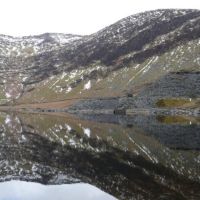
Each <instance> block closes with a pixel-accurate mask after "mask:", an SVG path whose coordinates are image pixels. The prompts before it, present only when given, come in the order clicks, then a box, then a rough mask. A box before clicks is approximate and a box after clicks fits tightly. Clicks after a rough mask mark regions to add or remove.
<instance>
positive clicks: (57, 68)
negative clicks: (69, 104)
mask: <svg viewBox="0 0 200 200" xmlns="http://www.w3.org/2000/svg"><path fill="white" fill-rule="evenodd" d="M0 41H1V48H0V50H1V53H0V62H1V66H0V75H1V77H2V79H1V80H2V82H1V87H0V88H1V89H0V97H1V103H2V104H3V103H6V102H11V101H12V102H14V103H17V104H22V103H23V104H24V103H25V104H26V103H43V102H53V101H61V100H66V99H72V100H73V99H76V100H77V99H91V98H102V97H103V98H108V97H119V96H124V95H126V94H127V93H132V94H133V95H137V94H138V93H139V91H141V90H142V89H143V88H146V87H147V86H148V85H149V84H152V83H154V82H156V81H157V80H159V79H160V78H162V77H163V76H165V75H167V74H169V73H171V72H179V71H195V72H198V71H200V58H199V53H200V11H198V10H171V9H168V10H155V11H149V12H144V13H140V14H136V15H132V16H130V17H127V18H124V19H122V20H120V21H118V22H116V23H115V24H113V25H111V26H108V27H106V28H104V29H103V30H100V31H99V32H97V33H94V34H92V35H88V36H77V35H63V34H44V35H41V36H32V37H23V38H20V39H19V38H11V37H8V36H1V38H0ZM13 85H15V89H13V88H14V87H13ZM197 87H198V88H199V85H198V84H197ZM198 97H199V96H197V97H196V98H198ZM149 98H150V97H149Z"/></svg>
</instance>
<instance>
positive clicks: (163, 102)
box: [156, 98, 194, 108]
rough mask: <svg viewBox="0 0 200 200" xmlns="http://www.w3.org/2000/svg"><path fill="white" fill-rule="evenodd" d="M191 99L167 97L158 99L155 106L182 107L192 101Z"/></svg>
mask: <svg viewBox="0 0 200 200" xmlns="http://www.w3.org/2000/svg"><path fill="white" fill-rule="evenodd" d="M193 102H194V100H193V99H190V98H188V99H185V98H169V99H160V100H158V101H157V102H156V106H158V107H169V108H170V107H172V108H174V107H184V106H187V104H191V103H193Z"/></svg>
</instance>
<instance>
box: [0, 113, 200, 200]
mask: <svg viewBox="0 0 200 200" xmlns="http://www.w3.org/2000/svg"><path fill="white" fill-rule="evenodd" d="M80 117H81V118H77V117H71V116H68V115H66V114H61V113H60V114H51V115H50V114H48V115H47V114H22V113H1V114H0V169H1V170H0V181H1V182H2V183H0V199H9V200H11V199H20V200H21V199H31V198H32V199H51V198H52V199H56V200H62V199H73V200H74V199H82V197H83V196H84V197H85V199H102V200H103V199H115V198H117V199H124V200H129V199H139V200H140V199H141V200H142V199H145V200H146V199H147V200H148V199H150V200H155V199H170V200H173V199H174V200H178V199H180V200H183V199H197V200H198V199H200V151H199V150H200V120H199V118H194V117H193V118H192V117H188V116H176V117H174V116H144V115H138V116H137V115H134V116H129V117H128V116H113V115H93V116H91V115H84V116H80ZM11 180H21V182H19V181H11ZM27 181H28V182H29V183H28V182H27ZM38 183H40V184H38ZM22 188H23V192H22ZM8 191H9V193H8ZM6 192H7V193H6ZM33 194H34V195H33ZM20 195H21V196H20ZM29 195H30V196H29ZM48 195H49V196H48ZM28 196H29V197H28ZM53 197H54V198H53ZM66 197H68V198H66Z"/></svg>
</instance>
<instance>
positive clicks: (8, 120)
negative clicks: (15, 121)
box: [5, 115, 11, 124]
mask: <svg viewBox="0 0 200 200" xmlns="http://www.w3.org/2000/svg"><path fill="white" fill-rule="evenodd" d="M10 122H11V119H10V116H9V115H8V116H6V119H5V124H9V123H10Z"/></svg>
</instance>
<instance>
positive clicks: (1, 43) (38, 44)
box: [0, 33, 82, 57]
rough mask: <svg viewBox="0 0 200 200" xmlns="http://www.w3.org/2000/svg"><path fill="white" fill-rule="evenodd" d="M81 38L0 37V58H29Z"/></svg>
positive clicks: (56, 34) (55, 34)
mask: <svg viewBox="0 0 200 200" xmlns="http://www.w3.org/2000/svg"><path fill="white" fill-rule="evenodd" d="M81 37H82V36H79V35H72V34H62V33H45V34H42V35H37V36H25V37H12V36H7V35H0V56H6V57H19V56H23V57H29V56H34V55H37V54H40V53H43V52H47V51H52V50H56V49H58V48H60V47H62V46H64V45H67V44H69V43H72V42H73V41H75V40H78V39H81Z"/></svg>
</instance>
